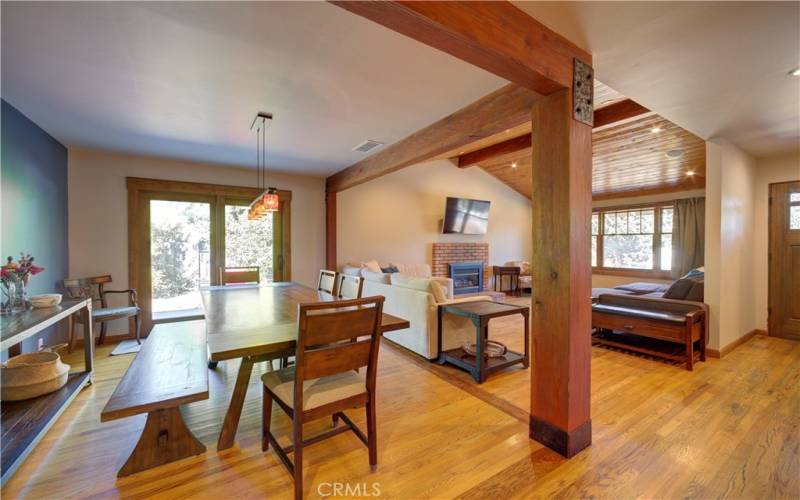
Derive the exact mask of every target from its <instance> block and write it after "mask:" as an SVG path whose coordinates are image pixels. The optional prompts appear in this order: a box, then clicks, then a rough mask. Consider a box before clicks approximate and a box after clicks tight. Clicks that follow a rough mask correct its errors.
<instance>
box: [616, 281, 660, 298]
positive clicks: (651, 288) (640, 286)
mask: <svg viewBox="0 0 800 500" xmlns="http://www.w3.org/2000/svg"><path fill="white" fill-rule="evenodd" d="M614 288H615V289H616V290H624V291H626V292H631V293H635V294H637V295H644V294H648V293H655V292H660V293H664V292H666V291H667V290H668V289H669V285H667V284H664V283H647V282H645V281H637V282H636V283H626V284H624V285H619V286H615V287H614Z"/></svg>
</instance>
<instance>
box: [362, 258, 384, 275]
mask: <svg viewBox="0 0 800 500" xmlns="http://www.w3.org/2000/svg"><path fill="white" fill-rule="evenodd" d="M364 267H366V268H367V269H369V270H370V271H372V272H373V273H379V272H381V265H380V264H378V261H377V260H375V259H372V260H370V261H367V262H364Z"/></svg>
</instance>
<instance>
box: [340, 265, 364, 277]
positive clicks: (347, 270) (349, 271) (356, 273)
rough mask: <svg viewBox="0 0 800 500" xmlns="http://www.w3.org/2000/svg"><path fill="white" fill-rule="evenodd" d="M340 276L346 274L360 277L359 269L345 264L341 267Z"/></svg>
mask: <svg viewBox="0 0 800 500" xmlns="http://www.w3.org/2000/svg"><path fill="white" fill-rule="evenodd" d="M342 274H346V275H348V276H361V268H360V267H356V266H352V265H350V264H345V265H343V266H342Z"/></svg>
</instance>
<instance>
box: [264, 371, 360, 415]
mask: <svg viewBox="0 0 800 500" xmlns="http://www.w3.org/2000/svg"><path fill="white" fill-rule="evenodd" d="M294 370H295V367H294V366H290V367H288V368H284V369H282V370H278V371H274V372H268V373H265V374H264V376H263V377H261V381H262V382H263V383H264V385H265V386H267V388H268V389H269V390H270V392H272V394H273V395H274V396H275V397H276V398H278V399H280V400H281V401H283V402H284V403H285V404H286V405H287V406H290V407H292V408H294ZM366 392H367V386H366V382H365V380H364V378H363V377H361V376H360V375H359V374H358V373H356V372H354V371H347V372H344V373H338V374H336V375H331V376H329V377H322V378H315V379H311V380H306V381H305V382H304V383H303V410H311V409H313V408H318V407H320V406H324V405H326V404H328V403H333V402H334V401H341V400H343V399H347V398H350V397H353V396H358V395H359V394H366Z"/></svg>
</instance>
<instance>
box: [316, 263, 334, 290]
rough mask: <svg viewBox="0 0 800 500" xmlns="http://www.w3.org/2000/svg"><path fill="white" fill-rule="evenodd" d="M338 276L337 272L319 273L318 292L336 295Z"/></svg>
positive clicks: (324, 270) (321, 271)
mask: <svg viewBox="0 0 800 500" xmlns="http://www.w3.org/2000/svg"><path fill="white" fill-rule="evenodd" d="M336 274H337V273H336V271H329V270H327V269H321V270H320V271H319V280H317V290H318V291H320V292H326V293H329V294H331V295H336Z"/></svg>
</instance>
